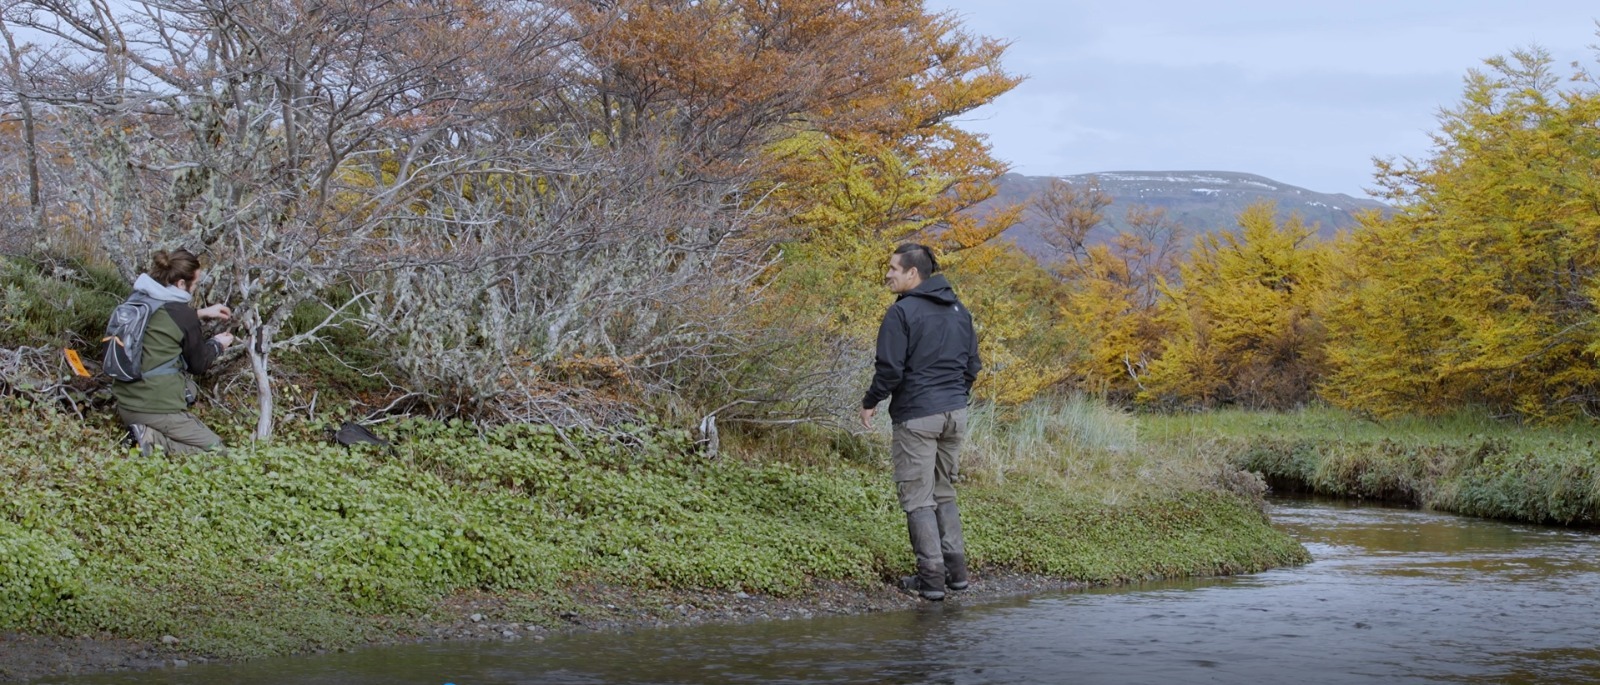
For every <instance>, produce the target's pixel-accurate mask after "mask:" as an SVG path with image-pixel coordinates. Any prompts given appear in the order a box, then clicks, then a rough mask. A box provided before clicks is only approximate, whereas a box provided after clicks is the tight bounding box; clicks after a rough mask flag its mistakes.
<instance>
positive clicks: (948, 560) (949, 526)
mask: <svg viewBox="0 0 1600 685" xmlns="http://www.w3.org/2000/svg"><path fill="white" fill-rule="evenodd" d="M934 512H935V515H936V516H937V517H938V520H939V551H940V552H942V553H943V556H944V573H945V587H948V588H950V589H951V590H965V589H967V584H968V579H967V539H966V537H964V536H963V535H962V534H961V510H960V509H958V508H956V503H955V500H951V501H949V502H945V503H943V504H940V505H939V506H937V507H935V508H934Z"/></svg>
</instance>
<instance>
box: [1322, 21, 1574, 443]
mask: <svg viewBox="0 0 1600 685" xmlns="http://www.w3.org/2000/svg"><path fill="white" fill-rule="evenodd" d="M1486 65H1487V68H1486V69H1484V70H1481V71H1479V70H1474V71H1472V72H1471V73H1470V74H1469V75H1468V77H1467V79H1466V86H1465V90H1464V93H1463V96H1462V100H1461V102H1460V103H1459V104H1458V105H1456V106H1455V107H1454V108H1452V109H1449V110H1446V111H1444V112H1443V113H1442V114H1441V115H1440V119H1439V121H1440V127H1439V130H1438V131H1437V132H1436V133H1434V134H1433V139H1434V146H1433V149H1432V151H1431V152H1430V153H1429V154H1428V155H1427V156H1426V157H1424V158H1421V159H1415V160H1413V159H1401V160H1397V161H1383V162H1380V163H1379V165H1378V174H1377V178H1378V181H1379V183H1380V185H1381V187H1382V189H1383V190H1384V193H1385V195H1386V197H1387V199H1388V200H1390V201H1391V202H1393V203H1394V204H1396V205H1397V207H1398V211H1397V213H1396V214H1395V215H1394V216H1393V217H1391V218H1389V219H1383V218H1381V217H1376V216H1372V217H1367V219H1366V220H1365V221H1364V222H1363V224H1362V226H1361V227H1360V229H1358V230H1357V231H1355V232H1354V234H1353V235H1352V236H1351V245H1350V247H1349V248H1348V256H1347V258H1346V260H1347V262H1348V263H1349V266H1348V268H1347V269H1346V273H1345V274H1344V281H1345V285H1344V287H1342V288H1341V294H1340V296H1339V297H1338V298H1337V300H1336V302H1335V305H1334V307H1333V309H1332V312H1331V319H1330V321H1331V325H1332V339H1331V340H1330V345H1329V356H1330V360H1331V361H1332V363H1333V369H1334V370H1333V374H1332V376H1331V377H1330V378H1329V380H1328V382H1327V386H1326V391H1325V393H1326V395H1327V396H1328V397H1329V398H1330V399H1331V400H1333V401H1334V402H1336V403H1338V404H1340V405H1342V406H1346V407H1350V408H1353V409H1357V410H1362V411H1368V412H1372V413H1374V414H1379V415H1392V414H1397V413H1407V412H1419V413H1435V412H1441V411H1447V410H1449V409H1451V408H1454V407H1459V406H1462V405H1466V404H1476V405H1483V406H1487V407H1489V408H1490V409H1491V410H1493V411H1496V412H1503V413H1512V414H1519V415H1522V416H1525V417H1531V418H1535V419H1552V418H1559V417H1567V416H1576V415H1582V414H1588V415H1591V416H1592V415H1596V413H1597V412H1600V366H1597V364H1596V361H1597V354H1600V332H1597V330H1596V327H1595V326H1596V304H1595V303H1596V295H1597V294H1600V293H1597V291H1596V287H1597V286H1596V275H1597V268H1600V209H1597V208H1600V181H1597V180H1596V177H1595V173H1594V170H1595V168H1596V163H1597V160H1600V131H1597V130H1596V129H1595V126H1594V122H1595V121H1596V120H1597V119H1600V88H1597V85H1600V83H1597V81H1596V80H1595V78H1594V76H1593V75H1592V74H1590V73H1589V72H1587V71H1579V72H1578V73H1577V74H1576V75H1575V76H1574V77H1573V78H1572V79H1571V80H1569V81H1566V85H1563V79H1562V78H1560V77H1559V75H1558V74H1557V73H1556V72H1555V70H1554V69H1553V68H1552V65H1551V59H1550V57H1549V55H1548V54H1546V53H1544V52H1543V51H1541V50H1527V51H1518V52H1514V53H1512V54H1511V55H1510V56H1509V57H1497V58H1494V59H1490V60H1487V61H1486Z"/></svg>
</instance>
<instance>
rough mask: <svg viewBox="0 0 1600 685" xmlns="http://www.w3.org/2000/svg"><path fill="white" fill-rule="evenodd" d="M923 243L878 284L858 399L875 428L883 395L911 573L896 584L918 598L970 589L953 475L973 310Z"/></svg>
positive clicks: (899, 256) (895, 257)
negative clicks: (871, 354)
mask: <svg viewBox="0 0 1600 685" xmlns="http://www.w3.org/2000/svg"><path fill="white" fill-rule="evenodd" d="M938 271H939V264H938V262H937V261H936V260H935V259H934V257H933V252H931V251H930V250H929V249H928V248H927V247H925V246H922V245H917V244H914V243H908V244H905V245H901V246H900V247H899V248H897V249H895V251H894V254H892V255H890V256H889V272H888V274H887V275H886V276H885V279H884V280H885V282H886V283H887V284H888V286H889V290H890V291H891V292H893V293H894V294H895V295H897V296H898V297H897V298H896V299H895V303H894V304H893V305H892V306H890V307H889V311H888V312H887V313H885V314H884V315H883V323H882V324H881V325H880V326H879V327H878V355H877V361H876V363H875V369H876V372H875V373H874V375H873V377H872V387H870V388H868V389H867V394H866V396H865V397H863V398H862V400H861V425H863V426H865V427H867V428H868V429H871V428H872V418H873V416H874V415H876V414H877V411H878V410H877V407H878V403H879V402H882V401H883V400H884V398H886V397H891V396H892V397H893V399H891V400H890V401H889V418H890V419H891V420H892V421H893V422H894V438H893V443H892V444H893V447H892V454H893V457H894V480H895V487H896V490H897V491H898V494H899V497H900V508H901V509H903V510H905V512H906V529H907V531H908V532H909V533H910V535H911V549H912V551H913V552H915V553H916V556H917V574H916V575H914V576H910V577H908V578H905V579H904V580H903V581H902V585H903V586H904V587H905V588H906V589H908V590H911V591H914V592H916V593H917V594H918V595H920V596H921V597H922V598H923V599H928V600H941V599H944V593H945V588H947V587H948V588H949V589H951V590H965V589H967V583H968V581H967V556H966V544H965V541H964V540H963V538H962V535H961V514H960V511H959V510H958V509H957V508H956V490H955V487H954V486H953V485H951V481H952V480H953V479H954V478H955V476H956V473H957V457H958V456H959V455H960V452H961V440H962V438H963V437H965V436H966V433H967V398H968V397H969V396H970V395H971V393H972V382H973V381H974V380H976V379H977V377H978V369H979V368H981V364H980V363H979V361H978V337H977V335H976V333H974V331H973V329H972V315H971V314H970V313H968V312H967V308H966V307H965V306H964V305H962V304H961V301H960V300H958V299H956V294H955V291H953V290H951V289H950V283H949V281H947V280H945V277H944V276H942V275H938V273H937V272H938Z"/></svg>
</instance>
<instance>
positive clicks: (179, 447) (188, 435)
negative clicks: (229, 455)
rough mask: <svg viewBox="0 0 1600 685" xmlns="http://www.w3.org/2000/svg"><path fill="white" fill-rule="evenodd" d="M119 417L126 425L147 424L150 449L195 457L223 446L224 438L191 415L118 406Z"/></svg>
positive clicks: (145, 425)
mask: <svg viewBox="0 0 1600 685" xmlns="http://www.w3.org/2000/svg"><path fill="white" fill-rule="evenodd" d="M117 416H119V417H121V418H122V422H123V423H125V424H130V425H131V424H135V423H137V424H140V425H143V426H144V427H145V430H146V431H148V432H149V434H150V438H149V440H150V446H151V447H160V448H161V449H164V450H166V451H167V452H168V453H169V454H194V453H196V452H204V451H207V450H214V449H217V448H219V447H222V438H220V437H217V434H216V433H213V432H211V429H210V428H206V425H205V424H203V423H200V419H199V418H196V417H195V415H194V414H190V413H189V412H180V413H177V414H146V413H144V412H137V411H128V410H126V409H123V408H121V407H117Z"/></svg>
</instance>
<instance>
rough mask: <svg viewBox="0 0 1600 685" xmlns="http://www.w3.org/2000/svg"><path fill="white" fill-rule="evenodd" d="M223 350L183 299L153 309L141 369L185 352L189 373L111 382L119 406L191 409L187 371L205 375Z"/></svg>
mask: <svg viewBox="0 0 1600 685" xmlns="http://www.w3.org/2000/svg"><path fill="white" fill-rule="evenodd" d="M221 352H222V345H221V344H220V343H218V342H217V341H216V340H210V339H206V338H205V337H203V334H202V333H201V331H200V317H199V315H197V314H196V313H195V311H194V307H191V306H189V305H188V304H185V303H183V302H168V303H166V304H163V305H161V307H160V308H158V309H156V310H155V311H153V312H150V323H149V324H148V325H147V326H146V328H145V332H144V358H143V359H142V360H141V361H140V364H139V366H140V371H143V372H148V371H149V370H151V369H154V368H156V367H157V366H160V365H162V364H164V363H166V362H170V361H172V359H173V358H174V357H177V356H179V355H183V361H184V367H185V369H186V370H187V371H188V373H170V374H165V375H158V376H146V377H145V378H142V379H140V380H137V381H133V382H131V383H124V382H122V381H112V383H111V394H112V396H114V397H116V398H117V406H119V407H122V408H123V409H126V410H128V411H136V412H144V413H147V414H178V413H182V412H185V411H188V410H189V403H188V402H186V401H185V400H184V397H183V395H184V387H185V386H186V385H187V376H188V374H195V375H200V374H204V373H205V372H206V371H207V370H209V369H210V368H211V362H213V361H216V359H217V355H218V354H219V353H221Z"/></svg>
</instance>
